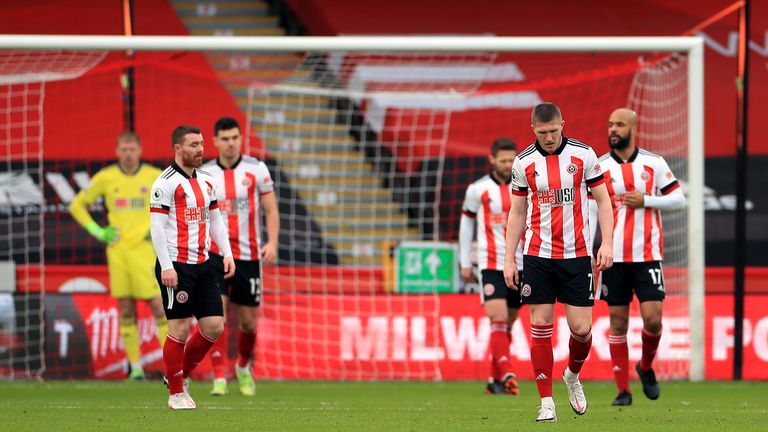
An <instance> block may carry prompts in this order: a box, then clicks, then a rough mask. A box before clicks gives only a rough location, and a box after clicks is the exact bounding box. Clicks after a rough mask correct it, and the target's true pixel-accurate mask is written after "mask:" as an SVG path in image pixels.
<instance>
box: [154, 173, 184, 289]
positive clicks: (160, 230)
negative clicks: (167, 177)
mask: <svg viewBox="0 0 768 432" xmlns="http://www.w3.org/2000/svg"><path fill="white" fill-rule="evenodd" d="M172 205H173V191H172V189H171V187H170V185H169V184H168V183H167V182H166V181H164V180H163V179H161V178H158V179H157V180H155V182H154V183H153V184H152V192H150V195H149V231H150V236H151V237H152V246H153V247H154V248H155V256H157V261H158V262H159V263H160V279H161V281H162V283H163V285H164V286H166V287H168V288H173V289H176V287H177V286H178V284H179V278H178V276H177V275H176V269H174V268H173V263H172V262H171V256H170V254H169V253H168V237H167V236H166V235H165V227H166V224H167V223H168V213H170V209H171V206H172Z"/></svg>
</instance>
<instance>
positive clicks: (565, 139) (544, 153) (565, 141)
mask: <svg viewBox="0 0 768 432" xmlns="http://www.w3.org/2000/svg"><path fill="white" fill-rule="evenodd" d="M566 144H568V137H567V136H565V135H563V140H562V141H561V142H560V146H559V147H558V148H556V149H555V151H554V152H552V153H548V152H547V151H546V150H544V147H542V146H541V144H539V140H536V150H538V151H539V153H541V155H542V156H549V155H559V154H560V153H562V152H563V150H564V149H565V145H566Z"/></svg>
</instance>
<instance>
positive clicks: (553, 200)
mask: <svg viewBox="0 0 768 432" xmlns="http://www.w3.org/2000/svg"><path fill="white" fill-rule="evenodd" d="M536 197H537V198H538V200H539V205H540V206H541V207H561V206H565V205H573V203H574V202H575V201H576V188H572V187H571V188H558V189H546V190H540V191H537V192H536Z"/></svg>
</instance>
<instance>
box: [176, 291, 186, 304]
mask: <svg viewBox="0 0 768 432" xmlns="http://www.w3.org/2000/svg"><path fill="white" fill-rule="evenodd" d="M187 300H189V295H188V294H187V292H186V291H179V292H177V293H176V301H177V302H179V303H186V302H187Z"/></svg>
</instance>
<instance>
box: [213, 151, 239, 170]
mask: <svg viewBox="0 0 768 432" xmlns="http://www.w3.org/2000/svg"><path fill="white" fill-rule="evenodd" d="M242 160H243V155H242V154H241V155H239V156H238V157H237V160H236V161H235V163H234V164H232V166H231V167H229V168H227V167H225V166H224V165H222V163H221V159H219V158H216V165H218V166H219V168H221V169H222V170H228V169H235V168H237V166H238V165H240V161H242Z"/></svg>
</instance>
